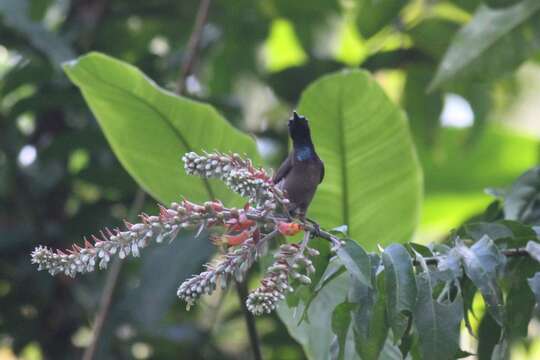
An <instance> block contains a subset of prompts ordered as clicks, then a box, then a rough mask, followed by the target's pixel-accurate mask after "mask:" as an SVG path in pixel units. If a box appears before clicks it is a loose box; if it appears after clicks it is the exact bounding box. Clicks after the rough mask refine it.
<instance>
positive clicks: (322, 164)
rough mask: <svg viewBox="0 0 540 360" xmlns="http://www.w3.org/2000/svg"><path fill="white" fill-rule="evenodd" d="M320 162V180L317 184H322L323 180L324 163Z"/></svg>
mask: <svg viewBox="0 0 540 360" xmlns="http://www.w3.org/2000/svg"><path fill="white" fill-rule="evenodd" d="M320 161H321V180H319V184H320V183H322V181H323V179H324V162H323V161H322V160H320Z"/></svg>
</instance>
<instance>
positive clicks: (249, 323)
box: [236, 278, 262, 360]
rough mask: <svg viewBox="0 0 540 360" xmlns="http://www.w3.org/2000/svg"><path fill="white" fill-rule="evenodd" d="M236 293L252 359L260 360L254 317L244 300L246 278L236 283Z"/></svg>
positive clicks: (246, 292) (246, 291)
mask: <svg viewBox="0 0 540 360" xmlns="http://www.w3.org/2000/svg"><path fill="white" fill-rule="evenodd" d="M236 293H237V294H238V299H239V300H240V308H241V309H242V313H243V314H244V319H245V321H246V328H247V332H248V336H249V342H250V344H251V349H252V350H253V358H254V359H255V360H262V355H261V345H260V342H259V337H258V336H257V328H256V327H255V317H254V316H253V314H252V313H251V312H250V311H249V310H248V308H247V306H246V299H247V297H248V288H247V278H246V279H244V281H242V282H238V281H236Z"/></svg>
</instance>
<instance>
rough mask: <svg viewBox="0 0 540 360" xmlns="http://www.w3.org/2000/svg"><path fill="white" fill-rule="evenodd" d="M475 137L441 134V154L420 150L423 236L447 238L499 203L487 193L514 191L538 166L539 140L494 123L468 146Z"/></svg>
mask: <svg viewBox="0 0 540 360" xmlns="http://www.w3.org/2000/svg"><path fill="white" fill-rule="evenodd" d="M469 131H470V130H467V129H455V128H441V129H440V131H439V133H438V141H437V143H436V146H435V151H434V149H433V148H431V149H429V148H427V147H422V146H419V147H418V153H419V155H420V159H421V162H422V168H423V171H424V178H425V200H424V204H423V211H422V214H423V219H422V229H421V230H426V231H429V232H432V233H434V232H438V233H439V234H441V235H443V234H447V233H448V229H451V228H455V227H458V226H460V224H462V223H463V222H464V221H466V220H467V219H468V218H470V217H471V216H472V215H474V214H478V213H479V212H481V211H483V210H484V209H485V207H486V206H487V205H488V204H489V203H490V202H491V201H492V200H493V199H492V198H491V197H490V196H488V195H486V194H484V193H483V190H484V189H485V188H486V187H488V186H496V187H503V186H504V187H505V186H508V184H511V183H512V182H513V181H515V179H516V178H517V177H518V176H519V175H521V174H522V173H523V172H524V171H525V170H527V169H529V168H531V167H532V166H535V165H537V164H538V140H537V139H534V138H532V137H530V136H526V135H523V134H518V133H516V132H515V131H513V130H512V129H510V128H508V127H502V126H498V125H497V124H495V123H494V122H490V123H489V125H488V126H487V128H486V129H485V130H484V131H483V133H482V136H481V137H480V138H478V140H477V141H476V142H474V143H472V144H470V146H467V141H468V137H469ZM508 154H513V156H512V157H508Z"/></svg>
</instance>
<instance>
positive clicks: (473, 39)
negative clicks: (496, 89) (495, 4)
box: [431, 0, 540, 88]
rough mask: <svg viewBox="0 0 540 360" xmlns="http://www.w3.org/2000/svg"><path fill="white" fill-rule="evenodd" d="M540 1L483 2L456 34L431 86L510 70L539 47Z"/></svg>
mask: <svg viewBox="0 0 540 360" xmlns="http://www.w3.org/2000/svg"><path fill="white" fill-rule="evenodd" d="M539 38H540V2H539V1H538V0H524V1H522V2H520V3H518V4H516V5H514V6H511V7H507V8H503V9H491V8H489V7H487V6H481V7H480V8H479V9H478V10H477V11H476V13H475V14H474V17H473V18H472V20H471V21H470V22H469V23H468V24H467V25H466V26H465V27H463V28H462V29H461V30H460V31H459V32H458V33H457V35H456V36H455V38H454V39H453V41H452V43H451V44H450V47H449V48H448V50H447V52H446V54H445V56H444V58H443V60H442V61H441V63H440V65H439V68H438V70H437V73H436V75H435V77H434V79H433V82H432V83H431V88H436V87H438V86H440V85H441V84H443V83H445V82H447V81H449V80H452V79H454V78H456V77H458V76H460V77H461V76H466V77H472V78H475V79H483V80H489V79H494V78H497V77H499V76H500V75H502V74H505V73H508V72H511V71H512V70H514V69H515V68H516V67H517V66H518V65H520V64H521V63H522V62H523V61H524V60H526V59H527V58H529V57H530V56H532V55H534V54H535V52H536V51H538V49H540V41H539V40H538V39H539Z"/></svg>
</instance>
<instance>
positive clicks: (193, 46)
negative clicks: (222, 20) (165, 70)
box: [176, 0, 210, 95]
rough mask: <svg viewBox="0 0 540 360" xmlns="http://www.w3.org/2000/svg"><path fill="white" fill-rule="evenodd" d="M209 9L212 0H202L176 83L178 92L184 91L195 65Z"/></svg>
mask: <svg viewBox="0 0 540 360" xmlns="http://www.w3.org/2000/svg"><path fill="white" fill-rule="evenodd" d="M209 9H210V0H200V3H199V9H198V10H197V16H196V18H195V25H193V30H192V31H191V36H190V37H189V40H188V43H187V45H186V51H185V56H184V60H183V62H182V68H181V69H180V76H179V77H178V81H177V83H176V92H177V93H178V94H180V95H181V94H183V93H184V88H185V84H186V78H187V77H188V76H189V74H190V73H191V71H192V70H193V66H194V65H195V61H196V59H197V54H198V50H199V47H200V42H201V39H202V32H203V29H204V25H205V24H206V20H208V11H209Z"/></svg>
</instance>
